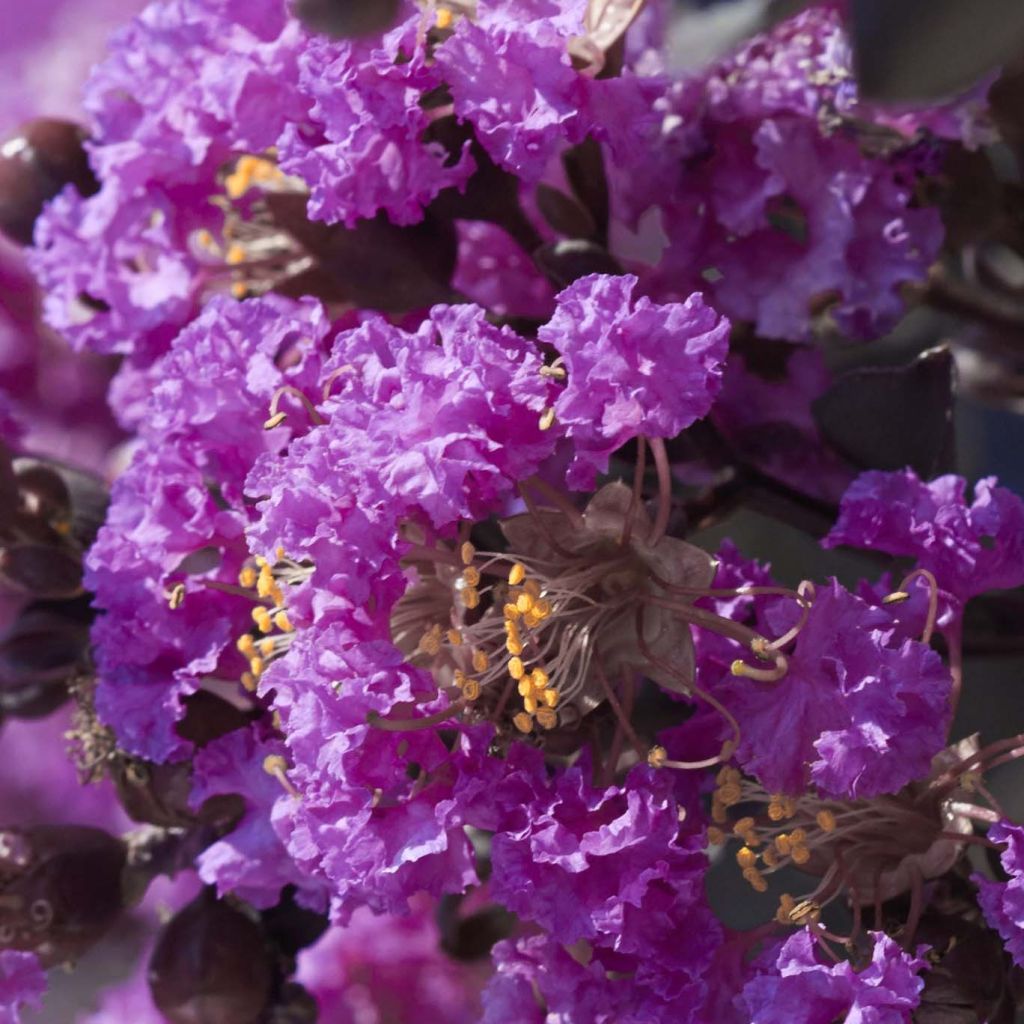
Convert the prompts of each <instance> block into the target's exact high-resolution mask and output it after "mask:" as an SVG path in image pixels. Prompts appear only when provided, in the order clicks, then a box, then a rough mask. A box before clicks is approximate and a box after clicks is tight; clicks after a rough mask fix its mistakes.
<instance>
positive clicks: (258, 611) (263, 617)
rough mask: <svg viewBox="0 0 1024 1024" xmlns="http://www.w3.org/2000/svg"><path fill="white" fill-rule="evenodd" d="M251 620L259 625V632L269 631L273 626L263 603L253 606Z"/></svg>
mask: <svg viewBox="0 0 1024 1024" xmlns="http://www.w3.org/2000/svg"><path fill="white" fill-rule="evenodd" d="M252 621H253V622H255V623H256V625H257V627H259V631H260V632H261V633H269V632H270V631H271V630H272V629H273V628H274V624H273V623H272V622H271V621H270V612H268V611H267V609H266V608H264V607H263V605H257V606H256V607H255V608H253V610H252Z"/></svg>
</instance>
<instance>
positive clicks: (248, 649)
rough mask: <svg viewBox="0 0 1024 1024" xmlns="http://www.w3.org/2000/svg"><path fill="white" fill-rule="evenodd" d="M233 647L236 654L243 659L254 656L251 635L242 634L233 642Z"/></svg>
mask: <svg viewBox="0 0 1024 1024" xmlns="http://www.w3.org/2000/svg"><path fill="white" fill-rule="evenodd" d="M235 647H237V648H238V653H239V654H241V655H242V656H243V657H245V658H252V657H255V655H256V642H255V641H254V640H253V638H252V634H251V633H243V634H242V635H241V636H240V637H239V638H238V639H237V640H236V641H235Z"/></svg>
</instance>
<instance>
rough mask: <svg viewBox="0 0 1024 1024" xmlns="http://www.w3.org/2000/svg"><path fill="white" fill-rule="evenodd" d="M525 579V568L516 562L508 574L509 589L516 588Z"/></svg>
mask: <svg viewBox="0 0 1024 1024" xmlns="http://www.w3.org/2000/svg"><path fill="white" fill-rule="evenodd" d="M525 579H526V566H525V565H523V564H522V562H516V563H515V565H513V566H512V568H511V569H510V570H509V573H508V585H509V586H510V587H518V586H519V584H520V583H522V582H523V580H525Z"/></svg>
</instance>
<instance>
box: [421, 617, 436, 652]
mask: <svg viewBox="0 0 1024 1024" xmlns="http://www.w3.org/2000/svg"><path fill="white" fill-rule="evenodd" d="M420 650H421V651H422V652H423V653H424V654H429V655H430V656H431V657H434V655H436V654H440V653H441V627H440V626H436V625H435V626H431V627H430V629H428V630H427V631H426V633H424V634H423V636H421V637H420Z"/></svg>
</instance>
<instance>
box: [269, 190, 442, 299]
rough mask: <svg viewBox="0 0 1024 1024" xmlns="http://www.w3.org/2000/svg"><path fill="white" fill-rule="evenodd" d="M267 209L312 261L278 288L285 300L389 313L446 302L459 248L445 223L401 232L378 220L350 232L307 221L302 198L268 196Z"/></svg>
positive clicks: (384, 219) (382, 218) (427, 223)
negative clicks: (300, 298) (310, 299)
mask: <svg viewBox="0 0 1024 1024" xmlns="http://www.w3.org/2000/svg"><path fill="white" fill-rule="evenodd" d="M266 203H267V207H268V208H269V210H270V212H271V215H272V216H273V219H274V222H275V223H276V224H277V225H278V226H279V227H281V228H283V229H284V230H286V231H288V232H289V234H291V235H292V236H293V237H294V238H295V239H296V240H297V241H298V242H299V243H300V244H301V245H302V246H303V247H304V248H305V249H306V250H307V251H308V252H309V253H310V254H311V255H312V256H314V257H315V258H316V260H317V267H316V269H314V270H312V271H309V272H307V273H305V274H302V275H300V276H298V277H295V278H292V279H290V280H289V281H286V282H285V283H284V284H283V285H282V286H281V287H280V288H279V289H278V290H279V291H281V292H282V293H283V294H286V295H317V296H319V297H320V298H322V299H324V300H326V301H329V302H350V303H353V304H354V305H356V306H360V307H362V308H364V309H379V310H382V311H384V312H389V313H401V312H407V311H408V310H411V309H420V308H422V307H424V306H430V305H433V304H434V303H436V302H446V301H451V300H452V298H453V293H452V289H451V283H450V282H451V277H452V273H453V272H454V270H455V258H456V248H457V246H456V238H455V230H454V227H453V226H452V225H451V224H445V223H442V222H440V221H438V220H437V219H435V218H433V217H427V218H426V219H424V220H423V221H422V222H421V223H419V224H414V225H412V226H410V227H399V226H398V225H396V224H392V223H391V221H389V220H388V219H387V217H386V216H385V215H383V214H381V215H379V216H377V217H375V218H373V220H362V221H359V223H358V224H357V225H356V227H355V228H352V229H349V228H346V227H343V226H341V225H329V224H321V223H318V222H313V221H310V220H309V219H308V218H307V216H306V199H305V197H304V196H302V195H297V194H290V193H276V194H275V193H271V194H269V195H267V196H266Z"/></svg>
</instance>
